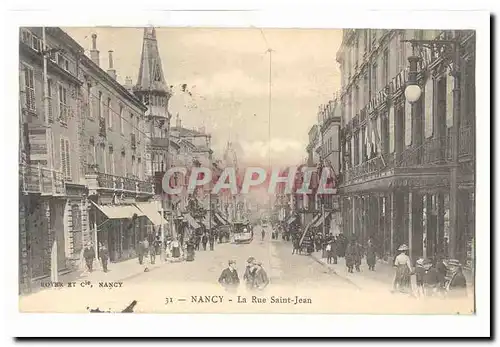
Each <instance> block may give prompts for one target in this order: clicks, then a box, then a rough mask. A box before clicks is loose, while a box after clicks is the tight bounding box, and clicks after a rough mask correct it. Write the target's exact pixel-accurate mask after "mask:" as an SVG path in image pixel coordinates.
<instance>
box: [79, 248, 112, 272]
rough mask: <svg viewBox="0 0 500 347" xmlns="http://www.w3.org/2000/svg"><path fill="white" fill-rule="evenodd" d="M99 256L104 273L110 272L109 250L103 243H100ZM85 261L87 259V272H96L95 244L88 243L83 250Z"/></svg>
mask: <svg viewBox="0 0 500 347" xmlns="http://www.w3.org/2000/svg"><path fill="white" fill-rule="evenodd" d="M97 255H98V259H99V260H100V262H101V265H102V270H103V271H104V272H108V260H109V252H108V248H107V247H106V246H105V245H104V244H103V243H102V242H99V249H98V254H97ZM83 259H85V266H86V268H87V271H88V272H92V271H94V259H95V249H94V243H93V242H88V243H87V244H86V245H85V247H84V248H83Z"/></svg>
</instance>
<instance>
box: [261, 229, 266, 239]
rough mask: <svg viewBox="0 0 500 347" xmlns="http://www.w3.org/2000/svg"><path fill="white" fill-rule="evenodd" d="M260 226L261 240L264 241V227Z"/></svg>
mask: <svg viewBox="0 0 500 347" xmlns="http://www.w3.org/2000/svg"><path fill="white" fill-rule="evenodd" d="M261 228H262V231H261V236H262V241H264V238H265V237H266V229H264V227H261Z"/></svg>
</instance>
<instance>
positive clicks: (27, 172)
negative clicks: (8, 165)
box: [20, 165, 66, 196]
mask: <svg viewBox="0 0 500 347" xmlns="http://www.w3.org/2000/svg"><path fill="white" fill-rule="evenodd" d="M20 176H21V177H20V178H21V189H22V192H23V193H24V194H41V195H54V196H56V195H65V194H66V188H65V185H64V177H63V174H62V172H57V171H54V170H50V169H47V168H43V167H41V166H33V165H21V167H20Z"/></svg>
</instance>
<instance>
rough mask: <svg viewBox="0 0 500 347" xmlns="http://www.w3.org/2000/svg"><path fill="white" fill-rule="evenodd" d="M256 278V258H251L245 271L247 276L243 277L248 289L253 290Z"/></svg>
mask: <svg viewBox="0 0 500 347" xmlns="http://www.w3.org/2000/svg"><path fill="white" fill-rule="evenodd" d="M254 277H255V258H254V257H250V258H248V260H247V267H246V269H245V274H244V275H243V279H244V280H245V284H246V287H247V289H252V288H253V279H254Z"/></svg>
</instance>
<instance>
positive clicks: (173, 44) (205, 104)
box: [63, 27, 342, 166]
mask: <svg viewBox="0 0 500 347" xmlns="http://www.w3.org/2000/svg"><path fill="white" fill-rule="evenodd" d="M63 29H64V30H65V31H66V32H67V33H68V34H69V35H71V36H72V37H73V38H74V39H75V40H76V41H77V42H78V43H79V44H80V45H81V46H82V47H84V48H85V49H86V50H87V52H88V50H89V49H90V47H91V35H92V34H93V33H95V34H97V48H98V50H99V51H100V52H101V53H100V65H101V67H102V68H103V69H105V70H106V69H107V68H108V53H107V52H108V51H109V50H113V51H114V53H113V60H114V68H115V69H116V70H117V75H118V81H119V82H120V83H125V77H126V76H130V77H131V78H132V81H133V83H134V84H135V83H136V82H137V75H138V72H139V64H140V56H141V50H142V37H143V29H142V28H113V27H101V28H63ZM156 34H157V40H158V45H159V50H160V55H161V60H162V65H163V72H164V75H165V77H166V80H167V84H169V85H173V86H174V95H173V96H172V98H171V100H170V104H169V107H170V112H171V113H172V114H173V115H174V120H173V121H172V125H174V124H175V116H176V115H177V114H179V117H180V119H181V121H182V125H183V126H184V127H187V128H198V129H199V128H201V127H204V128H205V129H206V131H207V132H209V133H211V134H212V144H213V148H214V150H215V153H216V155H218V156H219V157H220V156H222V153H223V149H224V147H225V145H226V143H227V142H228V141H232V142H237V143H238V144H239V146H238V147H240V148H241V153H238V160H239V161H240V162H242V163H249V164H253V165H255V164H259V163H262V165H266V164H267V163H268V162H269V159H268V143H269V142H268V141H269V133H268V124H269V122H268V117H269V109H268V107H269V76H270V65H271V67H272V68H271V81H272V82H271V86H272V87H271V161H272V165H273V166H287V165H298V164H300V163H302V162H303V160H304V158H305V157H306V151H305V147H306V145H307V142H308V131H309V129H310V128H311V126H312V125H313V124H315V123H316V121H317V111H318V107H319V106H320V105H321V104H324V103H326V102H328V101H329V100H330V99H332V98H333V95H334V93H335V92H336V91H338V90H339V89H340V70H339V66H338V63H337V62H336V60H335V56H336V53H337V51H338V49H339V47H340V43H341V39H342V32H341V30H334V29H262V30H261V29H258V28H248V29H228V28H224V29H217V28H157V29H156ZM268 48H271V49H273V50H274V52H273V53H272V62H271V64H270V61H269V53H266V50H267V49H268ZM181 84H187V90H189V91H190V93H191V95H189V94H188V93H183V92H182V91H181V88H180V85H181Z"/></svg>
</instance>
